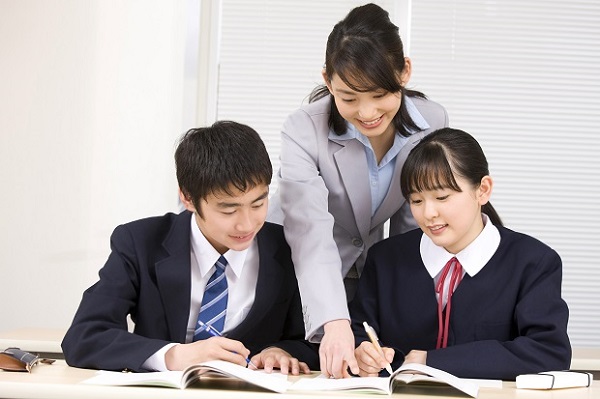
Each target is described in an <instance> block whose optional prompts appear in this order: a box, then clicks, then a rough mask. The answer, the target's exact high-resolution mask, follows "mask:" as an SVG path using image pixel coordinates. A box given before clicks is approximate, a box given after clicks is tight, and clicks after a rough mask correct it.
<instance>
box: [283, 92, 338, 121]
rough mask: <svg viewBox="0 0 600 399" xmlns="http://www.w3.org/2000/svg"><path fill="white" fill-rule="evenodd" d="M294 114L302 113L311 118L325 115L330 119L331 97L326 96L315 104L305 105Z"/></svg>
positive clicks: (314, 102)
mask: <svg viewBox="0 0 600 399" xmlns="http://www.w3.org/2000/svg"><path fill="white" fill-rule="evenodd" d="M294 113H302V114H306V115H308V116H311V117H320V116H323V115H324V116H326V117H329V114H330V113H331V96H325V97H322V98H320V99H318V100H315V101H313V102H308V103H305V104H303V105H302V106H300V108H299V109H297V110H296V111H295V112H294ZM292 115H293V114H292Z"/></svg>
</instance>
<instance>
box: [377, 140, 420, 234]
mask: <svg viewBox="0 0 600 399" xmlns="http://www.w3.org/2000/svg"><path fill="white" fill-rule="evenodd" d="M423 137H425V134H424V133H423V132H418V133H414V134H413V135H412V136H410V137H409V138H408V141H407V142H406V144H405V145H404V147H402V149H401V150H400V152H399V153H398V156H397V158H396V167H395V168H394V174H393V175H392V182H391V184H390V189H389V190H388V193H387V194H386V196H385V198H384V199H383V202H382V203H381V205H380V206H379V208H378V209H377V211H376V212H375V215H373V219H372V224H371V230H373V229H375V228H377V226H379V225H380V224H382V223H383V222H385V221H386V220H388V219H389V218H390V217H391V216H392V215H394V214H395V213H396V212H397V211H398V210H399V209H400V207H401V206H402V205H404V202H406V201H405V199H404V197H403V196H402V190H400V175H401V173H402V167H403V166H404V162H405V161H406V158H407V157H408V154H409V153H410V151H411V150H412V149H413V148H415V146H416V145H417V143H418V142H419V141H421V139H423Z"/></svg>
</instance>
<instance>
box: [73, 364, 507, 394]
mask: <svg viewBox="0 0 600 399" xmlns="http://www.w3.org/2000/svg"><path fill="white" fill-rule="evenodd" d="M205 377H211V378H215V377H217V378H218V377H230V378H234V379H238V380H242V381H245V382H247V383H250V384H252V385H255V386H257V387H261V388H264V389H267V390H270V391H274V392H280V393H281V392H286V391H296V392H300V391H306V392H308V391H346V390H355V391H368V392H372V393H381V394H388V395H390V394H391V393H392V391H393V390H394V387H395V386H396V385H398V384H402V383H406V384H409V383H428V384H430V383H435V384H445V385H449V386H451V387H454V388H455V389H458V390H459V391H462V392H464V393H465V394H467V395H469V396H472V397H474V398H475V397H477V392H478V390H479V386H485V387H500V388H501V387H502V382H501V381H498V380H468V379H461V378H458V377H455V376H453V375H452V374H449V373H447V372H445V371H442V370H438V369H436V368H433V367H429V366H426V365H423V364H417V363H410V364H405V365H403V366H401V367H400V368H398V369H396V370H395V371H394V372H393V373H392V375H391V376H389V377H354V378H344V379H338V380H336V379H329V378H323V377H322V376H319V377H308V376H307V377H301V378H297V379H296V378H294V380H296V381H295V382H292V381H288V378H287V376H286V375H284V374H280V373H277V372H274V373H271V374H269V373H265V372H263V371H261V370H252V369H248V368H245V367H242V366H239V365H237V364H233V363H229V362H225V361H221V360H213V361H209V362H204V363H200V364H196V365H193V366H190V367H188V368H187V369H185V370H183V371H162V372H153V373H122V372H117V371H98V372H97V373H96V375H95V376H94V377H92V378H89V379H87V380H85V381H83V382H82V383H83V384H94V385H152V386H162V387H170V388H179V389H185V388H187V387H188V386H190V385H191V384H194V383H196V382H198V381H202V379H203V378H205Z"/></svg>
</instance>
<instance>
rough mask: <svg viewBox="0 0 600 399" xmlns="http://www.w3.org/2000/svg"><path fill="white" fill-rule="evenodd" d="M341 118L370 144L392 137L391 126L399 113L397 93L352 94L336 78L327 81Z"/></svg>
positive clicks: (350, 90)
mask: <svg viewBox="0 0 600 399" xmlns="http://www.w3.org/2000/svg"><path fill="white" fill-rule="evenodd" d="M326 82H327V87H328V88H329V91H330V92H331V94H332V95H333V97H334V99H335V104H336V106H337V109H338V110H339V111H340V115H342V117H343V118H344V119H345V120H347V121H348V122H350V123H351V124H353V125H354V127H356V129H358V131H359V132H361V133H362V134H363V135H365V136H366V137H368V138H369V139H370V140H373V139H377V138H383V139H385V138H389V137H390V136H393V134H394V131H395V127H394V124H393V123H392V122H393V120H394V117H395V116H396V114H397V113H398V110H399V109H400V104H401V103H402V96H401V94H400V92H398V93H389V92H386V91H384V90H377V91H368V92H364V93H363V92H358V91H355V90H352V89H351V88H350V87H348V85H347V84H346V83H344V81H343V80H342V79H340V77H339V76H338V75H333V78H332V79H331V81H327V80H326Z"/></svg>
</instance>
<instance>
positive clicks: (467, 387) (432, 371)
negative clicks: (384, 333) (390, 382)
mask: <svg viewBox="0 0 600 399" xmlns="http://www.w3.org/2000/svg"><path fill="white" fill-rule="evenodd" d="M403 371H417V372H419V373H423V374H426V375H429V376H431V377H433V378H434V379H436V380H438V381H441V382H444V383H446V384H448V385H450V386H453V387H454V388H456V389H458V390H459V391H462V392H464V393H466V394H467V395H469V396H472V397H474V398H476V397H477V393H478V392H479V387H478V386H477V385H476V384H474V383H472V382H470V381H467V380H463V379H461V378H458V377H456V376H454V375H452V374H450V373H447V372H445V371H443V370H440V369H436V368H433V367H430V366H426V365H424V364H420V363H407V364H404V365H402V366H400V367H399V368H398V369H397V370H396V371H394V374H392V377H394V378H397V377H398V375H399V374H400V373H401V372H403Z"/></svg>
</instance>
